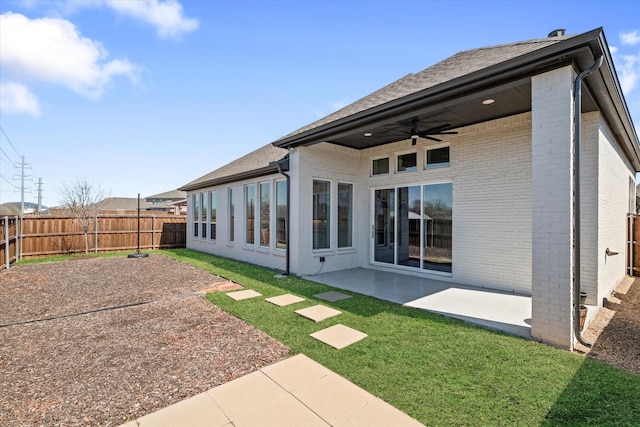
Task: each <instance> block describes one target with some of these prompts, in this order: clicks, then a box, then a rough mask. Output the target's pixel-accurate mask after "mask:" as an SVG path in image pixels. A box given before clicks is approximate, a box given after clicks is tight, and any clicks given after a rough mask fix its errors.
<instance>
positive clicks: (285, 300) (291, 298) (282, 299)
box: [265, 294, 304, 307]
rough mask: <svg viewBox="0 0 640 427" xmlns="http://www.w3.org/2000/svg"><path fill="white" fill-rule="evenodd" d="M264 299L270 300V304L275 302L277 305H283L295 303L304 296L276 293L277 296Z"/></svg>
mask: <svg viewBox="0 0 640 427" xmlns="http://www.w3.org/2000/svg"><path fill="white" fill-rule="evenodd" d="M265 301H267V302H270V303H271V304H275V305H277V306H278V307H284V306H287V305H291V304H296V303H298V302H301V301H304V298H301V297H299V296H296V295H291V294H284V295H278V296H277V297H271V298H267V299H265Z"/></svg>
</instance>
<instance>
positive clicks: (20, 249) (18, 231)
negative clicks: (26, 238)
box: [15, 215, 22, 261]
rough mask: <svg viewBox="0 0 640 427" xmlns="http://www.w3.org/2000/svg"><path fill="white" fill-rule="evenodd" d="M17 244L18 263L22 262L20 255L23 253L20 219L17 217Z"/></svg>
mask: <svg viewBox="0 0 640 427" xmlns="http://www.w3.org/2000/svg"><path fill="white" fill-rule="evenodd" d="M15 221H16V243H15V252H16V261H19V260H20V253H21V252H22V248H20V244H21V242H20V217H19V216H17V215H16V217H15Z"/></svg>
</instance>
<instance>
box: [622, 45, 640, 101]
mask: <svg viewBox="0 0 640 427" xmlns="http://www.w3.org/2000/svg"><path fill="white" fill-rule="evenodd" d="M618 59H620V60H621V65H622V66H621V67H619V68H618V76H619V77H620V84H621V86H622V91H623V92H624V93H625V94H628V93H629V92H631V91H632V90H633V89H635V87H636V85H637V84H638V80H639V79H640V54H638V55H620V56H619V57H618Z"/></svg>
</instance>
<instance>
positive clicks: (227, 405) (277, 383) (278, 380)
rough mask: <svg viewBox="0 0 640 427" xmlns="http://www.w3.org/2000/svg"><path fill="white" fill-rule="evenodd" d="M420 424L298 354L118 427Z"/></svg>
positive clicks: (345, 426)
mask: <svg viewBox="0 0 640 427" xmlns="http://www.w3.org/2000/svg"><path fill="white" fill-rule="evenodd" d="M422 425H423V424H421V423H419V422H418V421H416V420H414V419H413V418H411V417H409V416H408V415H406V414H405V413H403V412H401V411H399V410H398V409H396V408H394V407H393V406H391V405H389V404H388V403H386V402H384V401H382V400H380V399H378V398H377V397H375V396H373V395H372V394H370V393H368V392H366V391H364V390H363V389H361V388H360V387H358V386H356V385H355V384H353V383H351V382H349V381H347V380H346V379H345V378H343V377H341V376H339V375H338V374H336V373H334V372H333V371H331V370H329V369H327V368H325V367H324V366H322V365H320V364H319V363H317V362H315V361H313V360H311V359H309V358H308V357H307V356H305V355H303V354H299V355H297V356H294V357H290V358H288V359H285V360H283V361H281V362H278V363H275V364H273V365H270V366H267V367H264V368H262V369H260V370H259V371H256V372H253V373H251V374H248V375H245V376H244V377H241V378H238V379H236V380H234V381H231V382H228V383H226V384H223V385H221V386H218V387H216V388H213V389H211V390H209V391H207V392H204V393H201V394H199V395H197V396H194V397H192V398H190V399H187V400H184V401H182V402H179V403H176V404H175V405H172V406H169V407H167V408H164V409H161V410H159V411H157V412H154V413H151V414H149V415H146V416H144V417H142V418H140V419H138V420H135V421H130V422H128V423H126V424H124V425H123V426H122V427H165V426H166V427H179V426H189V427H199V426H202V427H205V426H207V427H223V426H228V427H231V426H233V427H244V426H251V427H253V426H264V427H269V426H278V427H286V426H292V427H299V426H308V427H314V426H318V427H326V426H336V427H348V426H354V427H355V426H370V427H376V426H380V427H382V426H384V427H387V426H394V427H402V426H422Z"/></svg>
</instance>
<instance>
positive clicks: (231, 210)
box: [229, 188, 236, 242]
mask: <svg viewBox="0 0 640 427" xmlns="http://www.w3.org/2000/svg"><path fill="white" fill-rule="evenodd" d="M233 193H234V191H233V188H230V189H229V242H233V241H234V239H235V230H236V227H235V223H236V212H235V209H234V202H233V196H234V194H233Z"/></svg>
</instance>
